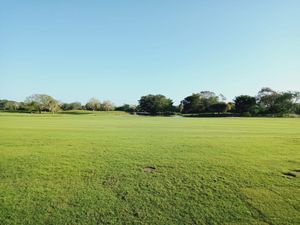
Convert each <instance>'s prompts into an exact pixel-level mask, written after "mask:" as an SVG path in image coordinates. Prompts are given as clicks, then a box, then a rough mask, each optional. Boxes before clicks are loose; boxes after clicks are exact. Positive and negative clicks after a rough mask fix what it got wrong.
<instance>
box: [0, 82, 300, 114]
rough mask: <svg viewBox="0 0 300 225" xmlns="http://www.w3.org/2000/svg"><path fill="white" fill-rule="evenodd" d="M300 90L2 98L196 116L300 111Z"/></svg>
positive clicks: (10, 104)
mask: <svg viewBox="0 0 300 225" xmlns="http://www.w3.org/2000/svg"><path fill="white" fill-rule="evenodd" d="M299 100H300V92H297V91H293V92H292V91H285V92H278V91H275V90H273V89H271V88H268V87H265V88H262V89H261V90H260V91H259V92H258V93H257V95H256V96H249V95H239V96H236V97H235V99H234V100H233V101H232V102H226V98H225V97H224V95H222V94H219V95H217V94H216V93H214V92H211V91H200V92H199V93H193V94H191V95H189V96H187V97H185V98H184V99H183V100H182V101H181V102H180V104H179V105H174V102H173V100H172V99H170V98H167V97H166V96H164V95H160V94H157V95H152V94H149V95H145V96H142V97H141V98H140V99H139V101H138V104H137V105H130V104H124V105H122V106H118V107H117V106H115V105H114V104H113V103H112V102H110V101H103V102H101V101H99V99H97V98H91V99H90V100H89V101H88V102H87V103H86V104H81V103H80V102H72V103H61V102H59V101H58V100H56V99H54V98H53V97H51V96H49V95H46V94H34V95H31V96H29V97H27V98H26V99H25V101H24V102H17V101H11V100H5V99H3V100H0V110H4V111H20V112H21V111H22V112H31V113H35V112H36V113H42V112H51V113H56V112H59V111H68V110H90V111H114V110H116V111H125V112H129V113H137V114H141V115H173V114H176V113H180V114H183V115H194V116H268V115H273V116H274V115H278V116H283V115H286V114H292V113H294V114H300V103H299Z"/></svg>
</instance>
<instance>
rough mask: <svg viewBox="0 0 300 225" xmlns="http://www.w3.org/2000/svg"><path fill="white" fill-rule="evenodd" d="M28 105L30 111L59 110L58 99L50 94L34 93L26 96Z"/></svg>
mask: <svg viewBox="0 0 300 225" xmlns="http://www.w3.org/2000/svg"><path fill="white" fill-rule="evenodd" d="M25 103H26V105H27V106H28V109H29V110H30V111H38V112H39V113H41V112H42V111H48V112H52V113H54V112H57V111H58V109H59V104H58V101H57V100H55V99H54V98H52V97H51V96H49V95H45V94H34V95H31V96H29V97H27V98H26V100H25Z"/></svg>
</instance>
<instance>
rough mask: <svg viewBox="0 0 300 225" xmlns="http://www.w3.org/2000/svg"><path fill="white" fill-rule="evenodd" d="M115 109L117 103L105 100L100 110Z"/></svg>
mask: <svg viewBox="0 0 300 225" xmlns="http://www.w3.org/2000/svg"><path fill="white" fill-rule="evenodd" d="M114 109H115V105H114V104H113V103H112V102H111V101H108V100H107V101H104V102H102V103H101V105H100V110H102V111H113V110H114Z"/></svg>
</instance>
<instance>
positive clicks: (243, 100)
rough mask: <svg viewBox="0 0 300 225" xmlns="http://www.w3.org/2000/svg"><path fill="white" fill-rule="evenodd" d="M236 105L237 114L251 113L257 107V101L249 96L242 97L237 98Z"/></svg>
mask: <svg viewBox="0 0 300 225" xmlns="http://www.w3.org/2000/svg"><path fill="white" fill-rule="evenodd" d="M234 103H235V110H236V112H238V113H246V112H248V113H251V112H252V111H253V110H254V107H255V106H256V99H255V98H254V97H252V96H249V95H240V96H237V97H236V98H235V100H234Z"/></svg>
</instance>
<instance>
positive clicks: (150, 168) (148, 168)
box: [144, 166, 156, 173]
mask: <svg viewBox="0 0 300 225" xmlns="http://www.w3.org/2000/svg"><path fill="white" fill-rule="evenodd" d="M155 171H156V168H155V167H154V166H146V167H144V172H145V173H154V172H155Z"/></svg>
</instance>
